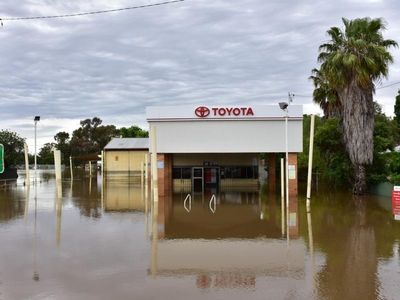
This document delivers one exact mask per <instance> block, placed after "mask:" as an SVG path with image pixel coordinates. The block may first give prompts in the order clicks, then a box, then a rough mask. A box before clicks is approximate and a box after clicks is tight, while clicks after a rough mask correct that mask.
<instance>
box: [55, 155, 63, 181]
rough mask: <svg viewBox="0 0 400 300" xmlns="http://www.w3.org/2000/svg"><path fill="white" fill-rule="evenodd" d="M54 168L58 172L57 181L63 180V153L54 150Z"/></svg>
mask: <svg viewBox="0 0 400 300" xmlns="http://www.w3.org/2000/svg"><path fill="white" fill-rule="evenodd" d="M54 168H55V171H56V180H57V181H59V180H61V151H60V150H54Z"/></svg>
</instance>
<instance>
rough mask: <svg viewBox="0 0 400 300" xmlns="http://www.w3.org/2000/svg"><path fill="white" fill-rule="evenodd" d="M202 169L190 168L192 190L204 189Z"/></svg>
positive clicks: (199, 190) (200, 190)
mask: <svg viewBox="0 0 400 300" xmlns="http://www.w3.org/2000/svg"><path fill="white" fill-rule="evenodd" d="M203 173H204V169H203V168H202V167H193V168H192V190H193V192H199V193H202V192H203V191H204V180H203Z"/></svg>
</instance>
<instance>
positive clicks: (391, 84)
mask: <svg viewBox="0 0 400 300" xmlns="http://www.w3.org/2000/svg"><path fill="white" fill-rule="evenodd" d="M397 84H400V81H397V82H393V83H390V84H388V85H384V86H380V87H377V88H376V89H375V90H381V89H384V88H388V87H391V86H394V85H397ZM293 96H294V97H299V98H311V97H313V95H301V94H296V93H294V94H293Z"/></svg>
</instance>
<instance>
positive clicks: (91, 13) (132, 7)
mask: <svg viewBox="0 0 400 300" xmlns="http://www.w3.org/2000/svg"><path fill="white" fill-rule="evenodd" d="M183 1H185V0H171V1H164V2H157V3H152V4H144V5H137V6H130V7H123V8H115V9H106V10H97V11H90V12H83V13H75V14H63V15H50V16H31V17H10V18H0V22H1V25H2V26H3V23H2V21H23V20H38V19H55V18H69V17H80V16H87V15H96V14H105V13H111V12H118V11H124V10H132V9H140V8H146V7H154V6H161V5H167V4H173V3H177V2H183Z"/></svg>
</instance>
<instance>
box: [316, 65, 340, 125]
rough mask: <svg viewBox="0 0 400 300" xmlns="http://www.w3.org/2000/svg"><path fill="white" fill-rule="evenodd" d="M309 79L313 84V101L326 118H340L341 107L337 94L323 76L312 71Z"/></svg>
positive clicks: (319, 72)
mask: <svg viewBox="0 0 400 300" xmlns="http://www.w3.org/2000/svg"><path fill="white" fill-rule="evenodd" d="M311 73H312V75H311V76H310V79H311V80H312V81H313V84H314V92H313V100H314V103H316V104H318V105H319V107H320V108H321V109H322V111H323V112H324V116H325V117H326V118H332V117H336V118H341V117H342V106H341V104H340V101H339V97H338V94H337V92H336V90H334V89H333V88H332V87H331V86H330V84H329V82H328V80H327V79H326V78H325V77H324V74H323V73H322V72H321V71H320V70H318V69H312V71H311Z"/></svg>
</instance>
